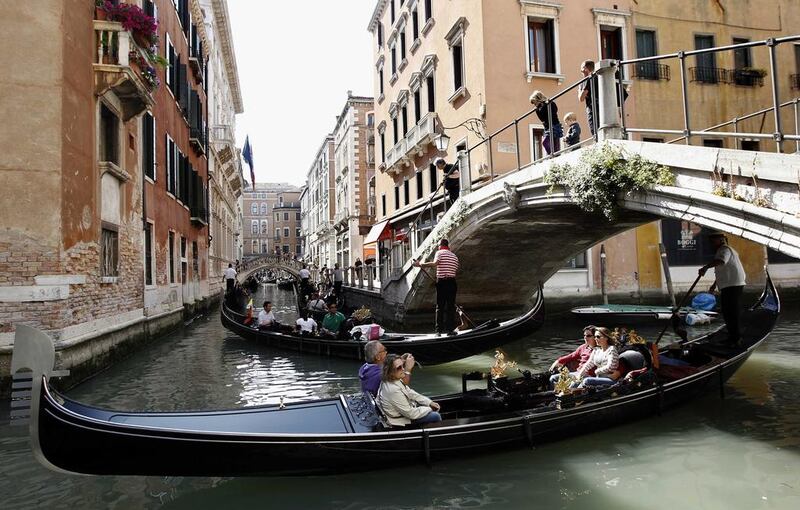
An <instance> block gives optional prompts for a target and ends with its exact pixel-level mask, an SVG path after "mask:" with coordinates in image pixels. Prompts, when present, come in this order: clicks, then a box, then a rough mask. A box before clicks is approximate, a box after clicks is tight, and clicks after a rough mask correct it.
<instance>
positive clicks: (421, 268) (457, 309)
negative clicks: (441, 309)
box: [419, 267, 475, 328]
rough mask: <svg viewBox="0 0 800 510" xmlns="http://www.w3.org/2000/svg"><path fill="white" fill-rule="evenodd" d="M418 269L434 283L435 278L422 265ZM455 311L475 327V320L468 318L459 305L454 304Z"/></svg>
mask: <svg viewBox="0 0 800 510" xmlns="http://www.w3.org/2000/svg"><path fill="white" fill-rule="evenodd" d="M419 270H420V272H422V274H424V275H425V276H427V277H428V279H429V280H430V281H432V282H433V284H434V285H436V280H434V278H433V276H431V275H430V273H428V271H427V270H426V269H425V268H424V267H420V268H419ZM456 312H458V313H459V314H461V315H463V316H464V318H465V319H467V320H468V321H469V322H470V324H472V327H473V328H474V327H475V321H474V320H472V319H470V317H469V315H467V312H465V311H464V309H463V308H461V307H460V306H459V305H456Z"/></svg>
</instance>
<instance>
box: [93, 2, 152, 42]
mask: <svg viewBox="0 0 800 510" xmlns="http://www.w3.org/2000/svg"><path fill="white" fill-rule="evenodd" d="M102 8H103V10H104V11H106V16H107V17H108V19H109V20H110V21H117V22H119V23H122V28H124V29H125V30H128V31H129V32H131V33H132V34H133V36H134V38H137V37H139V38H141V39H142V40H144V41H146V42H147V44H149V45H150V47H152V46H154V45H155V44H157V43H158V22H157V21H156V19H155V18H154V17H152V16H148V15H147V14H146V13H145V12H144V11H143V10H142V8H141V7H139V6H138V5H133V4H126V3H119V4H116V5H115V4H114V3H112V2H111V1H110V0H105V2H103V5H102Z"/></svg>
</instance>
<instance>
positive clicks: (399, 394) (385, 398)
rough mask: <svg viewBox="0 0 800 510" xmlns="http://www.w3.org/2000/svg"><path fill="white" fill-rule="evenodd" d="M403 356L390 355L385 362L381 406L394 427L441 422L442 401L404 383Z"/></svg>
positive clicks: (404, 363) (379, 394) (379, 391)
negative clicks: (434, 399)
mask: <svg viewBox="0 0 800 510" xmlns="http://www.w3.org/2000/svg"><path fill="white" fill-rule="evenodd" d="M407 362H408V360H404V359H403V358H402V357H400V356H398V355H396V354H389V355H387V356H386V360H385V361H384V362H383V373H382V375H381V386H380V389H379V390H378V406H379V407H380V408H381V411H383V414H384V416H386V419H387V421H388V422H389V424H390V425H392V426H400V427H404V426H406V425H422V424H424V423H435V422H439V421H442V416H441V415H440V414H439V412H438V411H439V409H440V408H439V404H437V403H436V402H434V401H432V400H431V399H429V398H428V397H426V396H424V395H420V394H419V393H417V392H416V391H414V390H412V389H411V388H409V387H408V386H407V385H406V384H405V383H404V382H403V377H405V376H406V363H407Z"/></svg>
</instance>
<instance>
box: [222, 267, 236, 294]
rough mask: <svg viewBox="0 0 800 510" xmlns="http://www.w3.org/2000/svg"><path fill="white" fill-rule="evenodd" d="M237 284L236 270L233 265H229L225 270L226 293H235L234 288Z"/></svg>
mask: <svg viewBox="0 0 800 510" xmlns="http://www.w3.org/2000/svg"><path fill="white" fill-rule="evenodd" d="M235 283H236V270H235V269H234V268H233V264H228V269H226V270H225V293H226V294H230V293H231V292H233V287H234V285H235Z"/></svg>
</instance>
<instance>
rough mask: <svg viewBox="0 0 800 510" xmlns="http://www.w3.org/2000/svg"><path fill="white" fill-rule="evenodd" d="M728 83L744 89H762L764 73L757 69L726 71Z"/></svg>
mask: <svg viewBox="0 0 800 510" xmlns="http://www.w3.org/2000/svg"><path fill="white" fill-rule="evenodd" d="M728 73H729V76H730V83H733V84H734V85H742V86H745V87H763V86H764V75H765V74H766V73H765V72H762V71H759V70H758V69H731V70H729V71H728Z"/></svg>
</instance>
